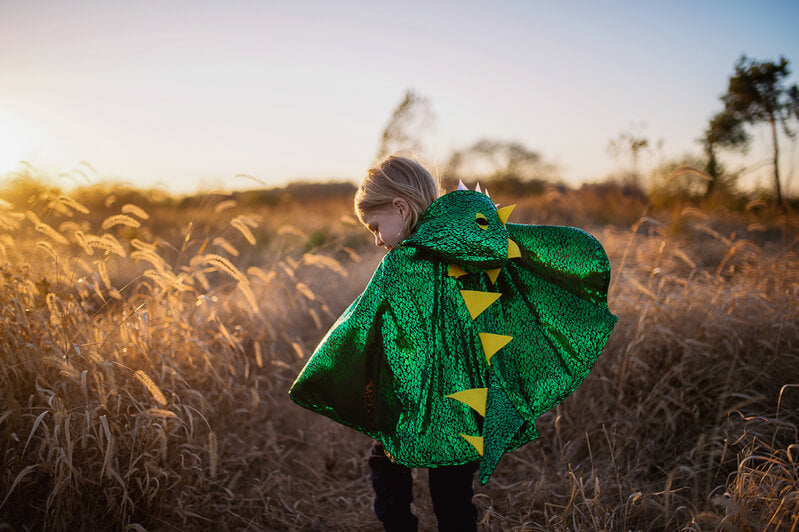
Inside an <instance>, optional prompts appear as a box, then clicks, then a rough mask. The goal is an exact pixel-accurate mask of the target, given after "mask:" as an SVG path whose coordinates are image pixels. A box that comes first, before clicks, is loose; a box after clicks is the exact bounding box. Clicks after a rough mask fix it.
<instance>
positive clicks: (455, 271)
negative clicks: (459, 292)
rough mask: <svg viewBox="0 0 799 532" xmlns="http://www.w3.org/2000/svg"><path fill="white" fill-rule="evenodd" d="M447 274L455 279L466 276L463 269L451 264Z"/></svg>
mask: <svg viewBox="0 0 799 532" xmlns="http://www.w3.org/2000/svg"><path fill="white" fill-rule="evenodd" d="M447 274H448V275H449V276H450V277H455V278H456V279H457V278H458V277H460V276H461V275H466V272H465V271H464V270H463V268H461V267H460V266H458V265H457V264H450V265H449V270H448V271H447Z"/></svg>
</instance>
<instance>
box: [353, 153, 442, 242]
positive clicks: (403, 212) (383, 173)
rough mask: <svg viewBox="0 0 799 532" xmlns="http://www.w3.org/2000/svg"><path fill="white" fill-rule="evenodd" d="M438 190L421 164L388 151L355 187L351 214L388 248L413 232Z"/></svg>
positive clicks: (376, 239)
mask: <svg viewBox="0 0 799 532" xmlns="http://www.w3.org/2000/svg"><path fill="white" fill-rule="evenodd" d="M440 190H441V189H440V187H439V184H438V181H436V180H435V178H433V176H432V175H430V172H428V171H427V170H425V169H424V167H423V166H422V165H420V164H419V163H417V162H416V161H414V160H412V159H406V158H405V157H397V156H394V155H391V156H389V157H388V158H386V159H385V160H383V161H382V162H381V163H380V164H378V165H377V166H376V167H374V168H371V169H370V170H369V171H368V173H367V174H366V177H365V178H364V180H363V183H361V186H360V187H358V192H357V193H356V194H355V214H356V215H357V216H358V219H360V220H361V222H362V223H363V224H364V225H365V226H367V227H368V228H369V230H370V231H372V232H373V233H374V234H375V245H377V246H385V247H386V248H388V249H391V248H392V247H394V246H396V245H397V244H399V243H400V242H401V241H402V240H404V239H405V238H407V237H409V236H410V235H412V234H413V232H414V231H415V230H416V224H417V222H418V220H419V216H420V215H421V214H422V213H423V212H424V211H425V209H427V207H429V206H430V204H431V203H433V202H434V201H435V200H436V198H438V196H439V193H440Z"/></svg>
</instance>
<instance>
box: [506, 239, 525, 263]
mask: <svg viewBox="0 0 799 532" xmlns="http://www.w3.org/2000/svg"><path fill="white" fill-rule="evenodd" d="M521 256H522V250H520V249H519V244H517V243H516V242H514V241H513V240H511V239H510V238H509V239H508V258H509V259H515V258H517V257H521Z"/></svg>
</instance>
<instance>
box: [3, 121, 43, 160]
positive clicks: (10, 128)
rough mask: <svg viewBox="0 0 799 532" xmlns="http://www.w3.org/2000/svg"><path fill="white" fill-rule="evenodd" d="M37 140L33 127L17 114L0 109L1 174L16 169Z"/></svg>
mask: <svg viewBox="0 0 799 532" xmlns="http://www.w3.org/2000/svg"><path fill="white" fill-rule="evenodd" d="M37 140H38V139H37V138H36V135H35V134H34V130H33V128H32V127H30V126H29V125H28V124H26V123H25V122H24V121H22V120H21V119H20V118H18V117H17V116H16V115H13V114H11V113H9V112H7V111H3V110H0V176H2V175H5V174H7V173H9V172H11V171H13V170H16V169H17V168H18V167H19V165H20V161H22V160H24V159H26V158H27V157H28V155H29V154H30V152H31V151H32V150H33V149H34V146H35V145H36V143H37Z"/></svg>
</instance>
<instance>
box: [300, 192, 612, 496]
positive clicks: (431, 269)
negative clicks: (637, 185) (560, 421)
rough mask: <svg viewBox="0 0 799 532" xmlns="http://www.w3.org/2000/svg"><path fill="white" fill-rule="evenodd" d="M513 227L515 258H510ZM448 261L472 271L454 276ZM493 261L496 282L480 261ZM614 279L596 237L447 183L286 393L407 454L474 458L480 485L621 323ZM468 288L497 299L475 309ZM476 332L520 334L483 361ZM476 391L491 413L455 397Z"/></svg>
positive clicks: (421, 461) (403, 459) (530, 433)
mask: <svg viewBox="0 0 799 532" xmlns="http://www.w3.org/2000/svg"><path fill="white" fill-rule="evenodd" d="M509 238H510V239H511V240H512V241H513V242H515V243H516V244H517V245H518V248H519V250H520V252H521V256H520V257H517V258H510V259H509V258H507V257H508V249H509V244H508V239H509ZM512 247H513V246H512V245H511V248H512ZM450 264H454V265H457V266H458V267H460V268H461V269H462V270H464V271H465V272H467V273H465V274H463V275H460V276H458V277H455V276H451V275H450V273H451V270H450ZM494 268H501V270H500V271H499V273H498V277H497V278H496V282H495V283H492V282H491V280H490V278H489V275H488V274H487V273H485V272H486V270H490V269H494ZM609 281H610V265H609V263H608V260H607V256H606V255H605V252H604V250H603V249H602V246H601V245H600V244H599V242H597V241H596V240H595V239H594V238H593V237H592V236H590V235H589V234H587V233H585V232H583V231H581V230H579V229H575V228H571V227H556V226H539V225H520V224H511V223H507V224H503V223H502V221H501V220H500V218H499V217H498V215H497V209H496V207H495V206H494V204H493V202H492V201H491V199H490V198H488V197H487V196H485V195H484V194H481V193H479V192H473V191H467V190H463V191H455V192H450V193H449V194H445V195H444V196H441V197H440V198H438V199H437V200H436V201H435V202H434V203H433V204H432V205H431V206H430V207H429V208H428V209H427V210H426V211H425V212H424V214H423V215H422V216H421V218H420V221H419V226H418V229H417V231H416V232H415V233H414V234H413V235H412V236H411V237H410V238H408V239H406V240H404V241H403V242H402V243H401V244H400V245H399V246H397V247H396V248H394V249H392V250H391V251H390V252H389V253H388V254H387V255H386V256H385V257H384V258H383V260H382V261H381V262H380V265H379V266H378V268H377V270H376V271H375V273H374V275H373V276H372V279H371V280H370V281H369V285H368V286H367V287H366V289H365V290H364V292H363V293H362V294H361V295H360V296H359V297H358V298H357V299H356V300H355V301H354V302H353V303H352V304H351V305H350V306H349V308H347V309H346V311H345V312H344V313H343V314H342V315H341V317H340V318H339V319H338V320H337V321H336V322H335V323H334V324H333V326H332V327H331V328H330V330H329V331H328V333H327V334H326V335H325V337H324V338H323V339H322V340H321V342H320V343H319V345H318V347H317V348H316V350H315V352H314V353H313V355H312V356H311V358H310V359H309V360H308V363H307V365H306V366H305V368H304V369H303V370H302V372H301V373H300V375H299V376H298V377H297V380H296V381H295V382H294V384H293V385H292V387H291V390H290V391H289V393H290V395H291V398H292V399H293V400H294V401H295V402H297V403H298V404H299V405H301V406H303V407H305V408H309V409H311V410H313V411H315V412H318V413H321V414H323V415H325V416H327V417H329V418H331V419H333V420H335V421H338V422H339V423H343V424H344V425H347V426H350V427H352V428H355V429H357V430H359V431H361V432H363V433H364V434H367V435H369V436H371V437H373V438H375V439H377V440H380V441H381V442H382V443H383V445H384V447H385V449H386V453H387V454H388V455H389V456H390V457H391V458H392V459H393V460H394V461H396V462H398V463H400V464H404V465H406V466H409V467H436V466H443V465H454V464H462V463H465V462H469V461H476V460H479V461H480V462H481V465H480V481H481V482H483V483H485V482H486V481H487V480H488V478H489V477H490V475H491V473H492V472H493V470H494V468H495V466H496V464H497V462H498V461H499V458H500V457H501V456H502V454H504V453H505V452H507V451H510V450H512V449H514V448H516V447H518V446H520V445H523V444H524V443H526V442H528V441H530V440H532V439H534V438H536V437H537V436H538V434H537V432H536V429H535V420H536V418H538V417H539V416H540V415H541V414H542V413H544V412H545V411H547V410H548V409H550V408H552V407H553V406H555V405H556V404H558V403H559V402H560V401H561V400H563V398H565V397H566V396H567V395H569V394H570V393H572V392H573V391H574V390H575V388H576V387H577V386H578V385H579V384H580V383H581V382H582V381H583V379H584V378H585V377H586V375H587V374H588V372H589V370H590V369H591V367H592V366H593V364H594V362H595V361H596V359H597V357H598V356H599V353H600V352H601V351H602V348H603V347H604V345H605V343H606V341H607V339H608V337H609V336H610V333H611V331H612V330H613V326H614V324H615V323H616V316H614V315H613V314H611V313H610V311H609V310H608V306H607V288H608V284H609ZM462 290H466V291H474V292H490V293H500V294H501V296H499V299H498V300H496V301H495V302H493V303H491V304H490V305H488V307H487V308H486V309H485V310H483V311H482V312H480V313H479V315H477V316H476V317H475V318H474V319H473V318H472V316H471V315H470V312H469V309H468V308H467V304H466V297H467V296H466V295H462V292H461V291H462ZM480 333H492V334H495V335H504V336H512V337H513V338H512V340H510V342H509V343H507V344H505V345H504V346H502V347H501V348H500V349H499V350H498V351H497V352H496V354H494V355H493V356H491V358H490V360H489V359H488V358H487V354H486V352H485V351H484V348H483V340H482V339H481V337H480ZM475 388H477V389H482V388H487V392H486V394H485V398H484V403H483V404H484V405H485V416H483V415H481V414H480V413H479V412H478V410H479V408H477V409H476V408H475V407H474V406H473V405H472V406H468V405H467V404H465V403H464V402H461V401H460V400H456V399H454V398H452V397H447V396H448V395H450V394H454V393H457V392H462V391H464V390H470V389H475ZM462 435H467V436H468V437H476V438H478V439H481V442H482V447H483V448H482V449H479V450H478V446H475V445H474V442H473V441H472V442H470V441H469V439H467V438H465V437H463V436H462Z"/></svg>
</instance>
